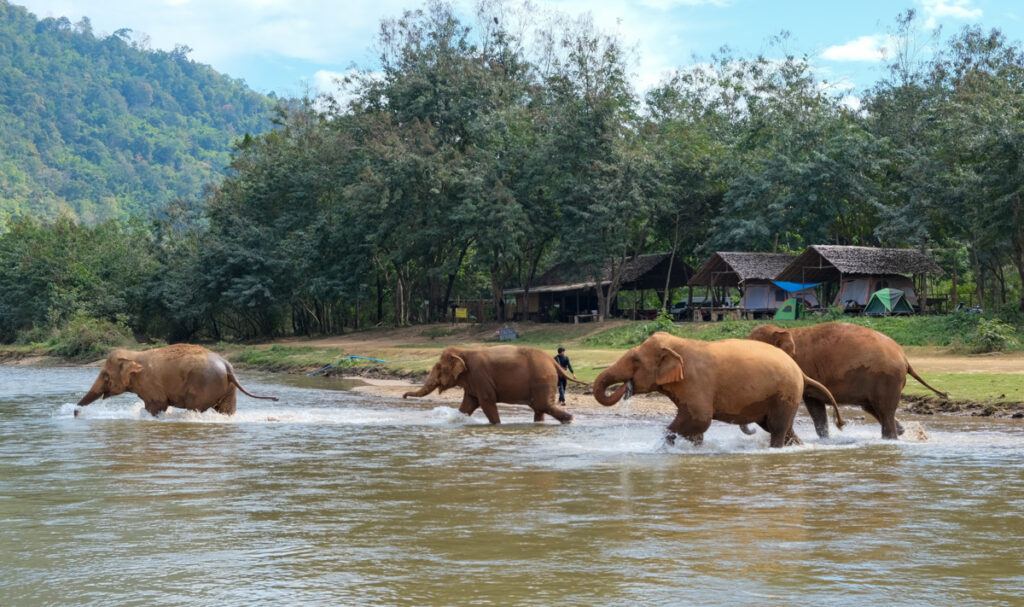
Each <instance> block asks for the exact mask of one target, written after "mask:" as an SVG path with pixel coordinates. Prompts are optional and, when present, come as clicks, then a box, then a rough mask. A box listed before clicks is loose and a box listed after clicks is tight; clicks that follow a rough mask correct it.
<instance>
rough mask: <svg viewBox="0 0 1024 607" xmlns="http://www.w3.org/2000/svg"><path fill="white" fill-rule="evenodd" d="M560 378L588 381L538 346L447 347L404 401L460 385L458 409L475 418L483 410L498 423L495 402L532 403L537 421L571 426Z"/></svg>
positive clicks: (492, 421) (534, 417) (577, 381)
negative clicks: (560, 401) (560, 397)
mask: <svg viewBox="0 0 1024 607" xmlns="http://www.w3.org/2000/svg"><path fill="white" fill-rule="evenodd" d="M559 377H565V378H566V379H568V380H571V381H574V382H576V383H578V384H583V383H584V382H581V381H579V380H577V379H576V378H574V377H572V376H570V375H568V374H566V373H565V371H564V370H563V369H562V368H561V367H559V366H558V363H556V362H555V359H554V358H553V357H552V356H550V355H548V354H547V353H546V352H544V351H543V350H538V349H537V348H527V347H520V346H494V347H490V348H457V347H448V348H445V349H444V351H443V352H441V357H440V358H439V359H438V361H437V362H436V363H435V364H434V366H433V368H432V369H431V370H430V375H428V376H427V381H426V383H424V384H423V386H422V387H421V388H420V389H418V390H414V391H411V392H406V393H405V394H403V395H402V398H409V397H410V396H415V397H420V396H426V395H427V394H430V393H431V392H433V391H434V390H437V391H438V393H441V392H444V391H445V390H447V389H449V388H454V387H456V386H458V387H460V388H462V390H463V396H462V405H461V406H460V407H459V411H460V412H462V413H463V414H465V415H472V414H473V412H474V411H476V410H477V408H478V407H479V408H480V409H483V410H484V415H486V416H487V420H488V421H489V422H491V423H492V424H500V423H501V418H500V417H499V416H498V406H497V404H498V403H510V404H521V405H529V406H530V408H531V409H533V421H535V422H540V421H543V420H544V414H545V413H546V414H548V415H550V416H551V417H553V418H555V419H557V420H558V421H560V422H562V423H563V424H567V423H569V422H571V421H572V415H571V414H569V412H568V411H566V410H565V409H562V408H561V407H559V406H558V405H556V404H555V390H556V388H555V386H556V383H557V380H558V378H559ZM584 385H585V384H584Z"/></svg>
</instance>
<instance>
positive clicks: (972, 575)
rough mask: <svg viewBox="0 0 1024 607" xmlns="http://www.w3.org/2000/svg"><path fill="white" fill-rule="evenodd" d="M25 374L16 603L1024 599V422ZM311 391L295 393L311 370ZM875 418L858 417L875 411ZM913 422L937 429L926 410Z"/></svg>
mask: <svg viewBox="0 0 1024 607" xmlns="http://www.w3.org/2000/svg"><path fill="white" fill-rule="evenodd" d="M95 373H96V371H95V369H85V368H29V367H0V602H2V604H3V605H112V604H117V605H182V604H195V605H253V604H304V605H354V604H360V605H362V604H366V605H448V604H473V605H512V604H526V605H565V604H571V605H596V604H600V605H634V604H650V605H691V604H692V605H698V604H699V605H749V604H768V605H783V604H829V605H857V606H860V605H868V604H871V605H882V604H884V605H969V604H1004V605H1011V604H1016V605H1020V604H1022V603H1021V601H1022V600H1024V599H1022V598H1021V596H1022V591H1024V547H1022V546H1024V423H1022V422H1020V421H1018V420H978V419H970V418H942V417H935V418H923V419H921V418H918V419H921V421H923V423H924V425H925V427H926V428H927V431H928V433H929V435H930V438H929V440H927V441H926V442H909V441H900V442H899V443H888V442H883V441H881V440H880V439H878V438H877V435H878V427H877V425H875V424H874V423H871V424H868V423H867V422H861V423H852V424H851V425H850V426H848V427H847V429H846V431H844V432H842V433H839V432H834V434H835V435H836V436H835V437H833V438H832V439H828V440H825V441H820V440H817V439H814V440H810V439H811V438H812V437H813V435H814V432H813V429H812V428H811V426H810V424H809V420H807V418H806V417H801V418H799V419H798V425H797V431H798V433H799V434H800V435H801V436H802V437H804V439H805V440H807V441H808V444H806V445H804V446H802V447H790V448H786V449H783V450H770V449H768V448H767V435H766V434H765V433H763V432H760V433H758V435H756V436H753V437H747V436H744V435H743V434H742V433H740V432H739V430H738V429H737V428H736V427H735V426H727V425H722V424H714V426H713V427H712V429H711V430H710V431H709V433H708V435H707V441H706V443H705V444H704V445H703V446H701V447H699V448H697V447H693V446H690V445H688V444H680V445H678V446H675V447H671V448H668V447H666V446H665V445H664V444H663V442H662V440H661V436H662V427H663V426H664V424H665V423H666V422H667V421H668V420H653V419H644V418H635V417H629V416H623V415H621V413H623V412H624V411H625V412H628V407H629V405H628V404H627V405H625V407H624V408H621V409H620V408H614V409H610V410H608V411H607V412H601V413H602V414H598V413H593V414H586V413H578V414H577V417H576V421H575V422H574V423H573V424H571V425H568V426H560V425H558V424H556V423H553V422H547V423H544V424H539V425H535V424H533V423H531V421H530V420H531V417H530V412H529V410H527V409H526V408H508V409H505V410H503V412H502V420H504V421H506V423H505V424H503V425H502V426H500V427H491V426H488V425H486V424H485V423H484V420H483V417H482V415H479V414H478V415H479V417H474V418H473V419H471V420H466V419H465V418H463V417H462V416H460V415H459V414H458V413H457V412H456V411H455V410H453V409H451V408H449V407H439V406H437V405H436V404H435V405H432V404H429V403H423V402H419V403H417V402H411V401H406V402H402V401H391V400H387V399H381V398H376V397H370V396H366V395H361V394H356V393H352V392H346V391H338V390H325V389H316V388H310V387H302V386H297V385H285V384H282V383H279V382H281V381H282V380H281V378H274V377H271V376H256V377H254V376H252V375H251V374H243V382H244V383H245V384H246V387H248V388H250V389H251V390H252V391H254V392H259V393H271V394H277V395H278V396H280V397H281V401H280V402H277V403H274V402H268V401H254V400H251V399H248V398H246V397H244V396H242V395H240V396H239V405H238V407H239V412H238V414H237V415H236V416H234V417H233V418H225V417H222V416H220V415H218V414H215V413H208V414H196V413H191V412H185V411H181V410H173V409H172V410H171V411H169V412H168V413H167V414H165V416H164V417H163V418H161V419H152V418H150V417H149V415H148V414H147V413H146V412H145V411H144V410H143V409H142V405H141V403H140V402H138V400H137V399H136V398H135V397H134V396H133V395H130V394H129V395H123V396H119V397H116V398H111V399H108V400H105V401H98V402H96V403H95V404H93V405H91V406H90V407H88V408H86V410H85V412H84V414H83V415H82V416H81V417H78V418H75V417H74V416H73V411H74V406H73V405H72V403H73V402H75V401H77V400H78V398H79V397H80V396H81V395H82V394H83V393H84V391H85V389H86V388H88V386H89V385H90V383H91V382H92V380H93V378H94V376H95ZM285 381H287V380H285ZM852 412H853V410H851V413H852ZM904 419H912V418H907V417H904Z"/></svg>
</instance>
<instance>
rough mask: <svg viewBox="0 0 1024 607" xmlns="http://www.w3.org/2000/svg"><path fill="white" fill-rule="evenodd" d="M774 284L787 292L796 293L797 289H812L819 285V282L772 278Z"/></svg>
mask: <svg viewBox="0 0 1024 607" xmlns="http://www.w3.org/2000/svg"><path fill="white" fill-rule="evenodd" d="M772 282H773V283H775V286H776V287H778V288H780V289H782V290H783V291H785V292H787V293H796V292H797V291H803V290H805V289H813V288H814V287H816V286H818V285H820V284H821V283H820V282H789V281H786V280H773V281H772Z"/></svg>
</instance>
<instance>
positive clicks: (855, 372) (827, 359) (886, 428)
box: [744, 322, 948, 440]
mask: <svg viewBox="0 0 1024 607" xmlns="http://www.w3.org/2000/svg"><path fill="white" fill-rule="evenodd" d="M747 338H748V339H753V340H757V341H762V342H765V343H768V344H771V345H773V346H776V347H778V348H781V349H782V350H783V351H784V352H786V353H787V354H789V355H790V356H792V357H793V360H795V361H796V363H797V364H798V365H800V368H801V369H803V372H804V373H806V374H807V375H808V377H813V378H814V379H816V380H817V381H819V382H821V383H823V384H825V386H827V387H828V389H829V390H830V391H831V392H832V394H833V395H834V396H835V398H836V400H838V401H839V402H841V403H849V404H851V405H859V406H860V407H861V408H863V409H864V410H865V411H867V412H868V413H869V414H871V415H872V416H873V417H874V418H875V419H877V420H878V422H879V423H880V424H881V426H882V438H886V439H892V440H896V439H897V438H899V435H901V434H903V427H902V426H901V425H900V423H899V421H897V420H896V408H897V407H898V406H899V404H900V395H901V394H902V393H903V387H904V386H905V385H906V383H907V374H908V373H909V374H910V375H911V377H913V378H914V379H916V380H917V381H919V382H921V384H922V385H923V386H924V387H926V388H928V389H929V390H931V391H932V392H934V393H936V394H938V395H939V396H941V397H943V398H947V396H948V395H947V394H946V393H945V392H940V391H939V390H936V389H935V388H933V387H932V386H930V385H929V384H928V382H926V381H925V380H923V379H921V376H920V375H918V374H917V372H915V371H914V368H913V367H911V366H910V362H909V361H908V360H907V356H906V354H905V353H904V352H903V348H901V347H900V345H899V344H897V343H896V342H895V341H893V340H892V339H891V338H889V337H888V336H886V335H883V334H882V333H879V332H878V331H875V330H872V329H869V328H867V327H862V326H860V325H854V324H850V323H840V322H830V323H822V324H819V325H814V326H811V327H804V328H793V329H784V328H782V327H778V326H776V325H762V326H760V327H757V328H756V329H754V330H753V331H752V332H751V333H750V335H749V336H748V337H747ZM806 405H807V412H808V413H810V415H811V419H813V420H814V429H815V430H816V431H817V433H818V436H819V437H821V438H826V437H827V436H828V418H827V415H826V413H825V405H824V404H823V403H822V402H821V401H820V400H816V399H813V398H810V399H807V401H806ZM744 431H746V430H744Z"/></svg>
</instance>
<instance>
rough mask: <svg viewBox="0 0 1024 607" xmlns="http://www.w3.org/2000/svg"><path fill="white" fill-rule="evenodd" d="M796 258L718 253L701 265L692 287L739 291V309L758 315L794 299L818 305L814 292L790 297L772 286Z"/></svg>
mask: <svg viewBox="0 0 1024 607" xmlns="http://www.w3.org/2000/svg"><path fill="white" fill-rule="evenodd" d="M795 258H796V255H794V254H791V253H749V252H737V251H718V252H716V253H714V254H712V255H711V257H709V258H708V260H707V261H705V262H704V263H703V264H701V266H700V268H698V269H697V272H696V273H695V274H694V275H693V278H691V279H690V282H689V285H690V286H691V287H693V286H702V287H709V288H712V289H728V288H730V287H733V288H736V289H738V290H739V291H740V293H741V294H742V297H741V299H740V303H739V308H740V309H742V310H746V311H749V312H755V313H763V312H768V311H771V310H776V309H778V308H779V306H781V305H782V304H783V303H784V302H785V301H786V300H787V299H789V297H791V296H792V295H799V296H800V297H803V298H804V299H805V300H807V301H809V302H811V305H817V301H818V300H817V297H816V296H815V294H814V291H813V290H812V289H805V290H800V291H798V292H797V293H790V292H788V291H786V289H784V288H782V287H781V286H779V285H775V284H773V283H772V280H773V279H774V278H775V277H776V276H777V275H778V273H779V272H781V271H782V270H783V269H784V268H785V267H786V266H788V265H789V264H790V262H792V261H793V259H795ZM783 286H785V285H783ZM722 296H723V297H724V294H723V295H722Z"/></svg>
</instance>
